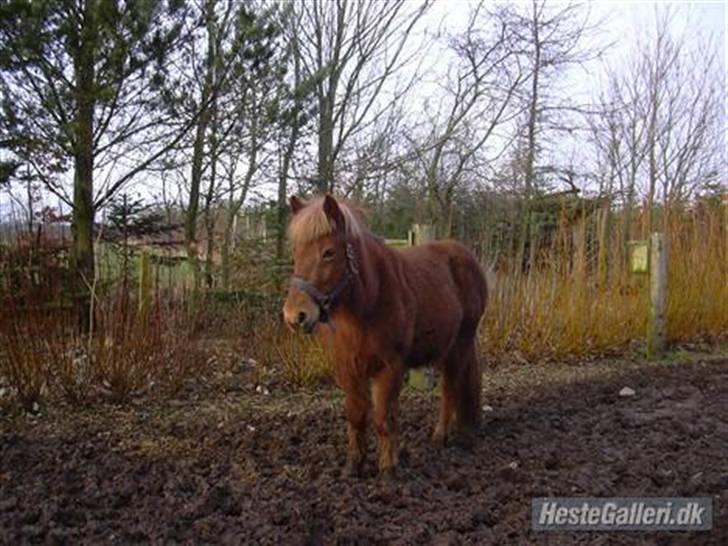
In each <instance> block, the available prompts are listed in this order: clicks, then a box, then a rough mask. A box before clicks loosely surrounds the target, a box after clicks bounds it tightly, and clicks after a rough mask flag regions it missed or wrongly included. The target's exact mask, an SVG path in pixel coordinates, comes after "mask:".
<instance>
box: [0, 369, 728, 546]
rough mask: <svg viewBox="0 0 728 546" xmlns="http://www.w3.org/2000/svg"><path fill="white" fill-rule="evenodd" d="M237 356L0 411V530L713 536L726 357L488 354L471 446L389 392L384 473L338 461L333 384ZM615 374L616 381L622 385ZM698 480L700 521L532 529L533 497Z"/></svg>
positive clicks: (129, 534) (264, 538)
mask: <svg viewBox="0 0 728 546" xmlns="http://www.w3.org/2000/svg"><path fill="white" fill-rule="evenodd" d="M251 367H253V363H249V362H247V361H245V360H244V361H243V362H242V363H238V364H236V365H235V366H233V367H231V368H230V369H227V370H225V371H224V373H221V374H219V376H218V377H217V380H215V381H206V382H204V383H203V382H201V383H200V384H199V385H190V386H189V387H188V388H187V389H186V391H185V392H183V393H181V394H180V395H179V396H178V397H177V398H176V399H173V400H168V399H167V400H164V399H158V400H156V399H139V400H136V401H135V402H134V403H132V404H130V405H126V406H121V407H116V406H112V405H109V404H102V405H95V406H93V407H91V408H87V409H82V408H81V409H79V408H73V407H70V406H53V407H48V408H47V409H45V410H44V411H43V412H42V414H41V415H39V416H28V415H22V414H17V413H12V412H11V413H8V412H7V411H6V412H5V414H4V415H1V416H0V543H3V544H23V543H45V544H57V543H58V544H60V543H66V544H84V543H93V544H115V543H119V544H126V543H159V544H178V543H183V544H204V543H214V544H248V543H262V544H355V543H356V544H376V543H384V544H430V543H435V544H461V543H462V544H471V543H474V544H534V543H537V544H541V543H543V544H555V545H561V544H571V543H578V544H715V545H725V544H728V359H727V358H725V357H716V356H715V355H714V356H702V357H701V356H696V355H683V356H681V357H679V358H673V359H672V360H671V361H666V362H660V363H657V364H649V365H648V364H645V363H639V362H625V361H614V362H606V361H602V362H599V363H592V364H581V365H578V366H566V365H561V366H559V365H548V366H543V367H535V366H521V367H513V368H501V369H496V370H492V371H489V372H488V374H487V380H486V382H485V385H484V400H483V402H484V404H487V405H488V406H490V407H491V408H492V411H487V410H488V408H486V411H484V422H483V426H482V428H481V430H480V431H479V434H478V441H477V443H476V445H475V446H474V447H473V448H472V449H470V450H467V449H463V448H460V447H448V448H445V449H437V448H434V447H433V446H432V445H431V444H430V442H429V434H430V427H431V423H432V422H433V420H434V417H435V411H436V398H435V396H434V395H432V394H430V393H427V392H424V393H423V392H414V391H409V392H406V393H405V395H404V397H403V402H402V405H401V407H402V410H401V411H402V416H403V424H402V427H403V444H404V445H403V452H402V456H401V459H402V464H401V468H400V472H399V475H398V479H397V480H396V481H395V482H394V483H384V482H380V481H379V480H378V479H377V478H376V477H375V472H374V466H373V460H374V457H373V450H374V445H373V444H374V441H373V437H370V449H371V451H372V453H370V461H372V463H371V464H370V466H369V469H368V475H367V476H366V477H365V478H363V479H348V478H344V477H342V473H341V470H342V466H343V462H344V420H343V415H342V408H341V396H340V394H339V393H338V392H337V391H336V390H335V389H333V388H321V389H318V390H315V391H308V392H296V393H293V392H291V391H290V390H287V389H286V388H285V387H284V386H282V385H279V384H277V383H275V382H273V383H271V384H269V385H264V386H261V387H258V388H257V389H256V387H257V385H256V384H254V381H253V379H252V378H253V377H259V376H260V374H259V373H257V372H255V373H254V370H251V369H249V368H251ZM624 386H629V387H631V388H632V389H634V390H635V391H636V394H635V396H633V397H620V396H619V391H620V390H621V389H622V388H623V387H624ZM549 495H554V496H576V495H583V496H712V497H713V500H714V507H715V508H714V510H715V514H714V528H713V530H712V531H710V532H700V533H692V534H687V533H668V532H662V533H645V532H631V533H627V532H622V533H603V532H579V533H577V532H572V533H553V532H548V533H544V532H540V533H538V532H533V531H531V530H530V529H529V521H530V499H531V498H532V497H534V496H549Z"/></svg>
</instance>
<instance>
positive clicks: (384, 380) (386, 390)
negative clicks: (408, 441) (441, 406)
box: [372, 366, 404, 477]
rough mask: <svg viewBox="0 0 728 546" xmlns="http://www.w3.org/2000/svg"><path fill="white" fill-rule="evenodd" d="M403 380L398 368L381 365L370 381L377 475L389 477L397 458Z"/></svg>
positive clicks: (402, 374) (401, 370) (400, 369)
mask: <svg viewBox="0 0 728 546" xmlns="http://www.w3.org/2000/svg"><path fill="white" fill-rule="evenodd" d="M403 377H404V373H403V369H402V368H401V367H399V366H385V367H384V368H383V369H382V370H381V371H380V372H379V373H378V374H377V375H376V376H374V380H373V382H372V403H373V406H374V408H373V410H374V415H373V417H374V428H375V430H376V432H377V452H378V455H379V457H378V458H379V474H380V475H381V476H383V477H390V476H392V474H393V473H394V469H395V467H396V466H397V459H398V451H397V449H398V446H397V444H398V439H399V422H398V421H399V416H398V412H399V403H398V397H399V391H400V388H401V387H402V380H403Z"/></svg>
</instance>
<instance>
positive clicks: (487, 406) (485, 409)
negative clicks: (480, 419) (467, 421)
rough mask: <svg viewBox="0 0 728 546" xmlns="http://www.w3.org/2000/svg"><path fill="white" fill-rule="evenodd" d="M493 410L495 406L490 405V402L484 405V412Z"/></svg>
mask: <svg viewBox="0 0 728 546" xmlns="http://www.w3.org/2000/svg"><path fill="white" fill-rule="evenodd" d="M491 411H493V406H489V405H488V404H485V405H484V406H483V412H484V413H490V412H491Z"/></svg>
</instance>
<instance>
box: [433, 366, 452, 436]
mask: <svg viewBox="0 0 728 546" xmlns="http://www.w3.org/2000/svg"><path fill="white" fill-rule="evenodd" d="M456 375H457V369H456V368H455V366H454V365H453V363H452V359H451V358H448V359H446V361H445V362H444V363H443V366H442V373H441V377H440V382H441V385H442V387H441V389H442V390H441V394H440V413H439V415H438V418H437V422H436V423H435V429H434V430H433V432H432V441H433V442H434V443H435V444H438V445H442V446H444V445H445V444H446V443H447V437H448V436H449V435H450V433H451V432H452V429H453V425H454V417H455V380H456Z"/></svg>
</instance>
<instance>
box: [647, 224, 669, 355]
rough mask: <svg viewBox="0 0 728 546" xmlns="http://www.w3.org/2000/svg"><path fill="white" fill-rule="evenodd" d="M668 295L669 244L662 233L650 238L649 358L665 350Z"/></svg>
mask: <svg viewBox="0 0 728 546" xmlns="http://www.w3.org/2000/svg"><path fill="white" fill-rule="evenodd" d="M666 297H667V244H666V242H665V237H664V235H663V234H662V233H653V234H652V237H651V240H650V311H649V315H648V318H647V358H657V357H658V356H660V355H661V354H662V353H663V351H664V350H665V301H666Z"/></svg>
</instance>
